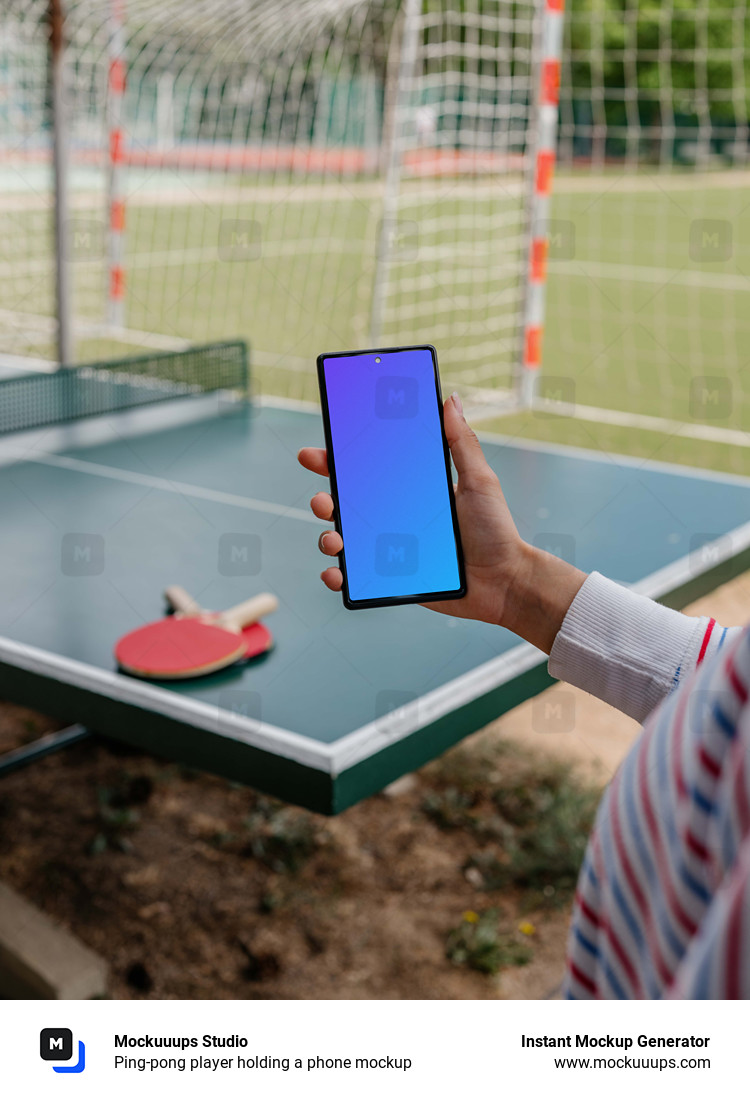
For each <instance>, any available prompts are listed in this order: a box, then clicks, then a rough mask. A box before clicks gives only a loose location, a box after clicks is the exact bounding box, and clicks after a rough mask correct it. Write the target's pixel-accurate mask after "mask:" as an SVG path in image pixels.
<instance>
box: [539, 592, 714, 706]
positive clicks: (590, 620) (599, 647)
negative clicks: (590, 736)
mask: <svg viewBox="0 0 750 1100" xmlns="http://www.w3.org/2000/svg"><path fill="white" fill-rule="evenodd" d="M734 633H735V630H730V631H727V630H725V629H724V628H723V627H721V626H719V625H718V624H717V623H715V622H714V620H713V619H709V618H708V617H707V616H703V617H701V618H693V617H691V616H688V615H683V614H682V613H681V612H679V611H674V610H672V609H671V608H668V607H663V606H662V605H661V604H658V603H656V602H655V601H654V600H650V599H648V598H647V597H646V596H640V595H638V594H637V593H635V592H632V591H631V590H630V589H628V588H625V587H624V586H622V585H619V584H616V583H615V582H614V581H610V580H607V578H606V577H602V576H601V575H600V574H599V573H592V574H591V575H590V576H589V577H587V579H586V582H585V584H584V585H582V587H581V589H580V591H579V592H578V594H577V595H576V598H575V599H574V600H573V601H572V603H571V605H570V607H569V609H568V612H567V614H566V616H565V618H564V620H563V623H562V626H561V628H560V630H559V631H558V633H557V636H556V638H555V641H554V644H553V646H552V650H551V653H550V660H549V671H550V673H551V674H552V675H553V676H554V677H555V678H556V679H559V680H565V681H566V683H569V684H573V685H575V686H576V687H580V688H583V690H584V691H588V692H589V693H590V694H592V695H596V696H597V698H599V699H603V700H604V701H605V702H606V703H610V704H611V705H612V706H613V707H616V708H617V709H618V710H621V711H623V713H625V714H628V715H630V717H631V718H635V719H636V720H637V721H639V722H643V721H644V720H645V718H646V717H647V715H649V714H650V713H651V711H652V710H653V709H654V707H656V706H657V705H658V704H659V703H660V702H661V701H662V699H664V698H665V696H667V695H668V694H669V693H670V692H671V691H673V690H674V689H675V688H676V687H677V685H678V684H679V683H680V682H681V681H682V680H683V679H684V678H685V677H686V676H687V675H688V674H689V673H690V672H692V670H693V669H694V668H695V667H696V666H697V665H699V664H700V663H701V662H702V661H704V660H705V659H706V658H708V657H711V656H712V655H713V654H714V653H715V652H716V651H717V650H718V649H720V648H721V647H722V645H723V644H724V642H725V640H726V639H727V637H730V636H731V635H732V634H734Z"/></svg>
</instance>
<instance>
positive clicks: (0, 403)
mask: <svg viewBox="0 0 750 1100" xmlns="http://www.w3.org/2000/svg"><path fill="white" fill-rule="evenodd" d="M219 390H225V391H229V392H233V393H235V394H238V395H242V396H246V395H247V392H248V353H247V345H246V344H245V342H244V341H242V340H235V341H227V342H223V343H215V344H204V345H201V346H198V347H190V348H186V349H185V350H181V351H166V352H154V353H151V354H148V355H138V356H130V357H128V358H125V359H111V360H107V361H103V362H98V363H88V364H84V365H82V366H77V367H64V368H62V369H61V370H58V371H55V372H54V373H52V374H43V373H29V374H22V375H20V376H19V377H17V378H5V379H2V380H0V433H4V432H14V431H28V430H31V429H34V428H41V427H44V426H45V425H48V424H59V423H63V422H65V421H68V420H78V419H80V418H82V417H86V416H97V415H100V414H103V413H112V412H121V411H123V410H124V409H130V408H136V407H139V406H141V405H150V404H153V403H155V402H157V401H170V400H173V399H175V398H179V397H191V396H195V395H198V394H207V393H211V392H216V391H219Z"/></svg>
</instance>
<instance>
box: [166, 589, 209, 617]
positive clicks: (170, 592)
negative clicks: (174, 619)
mask: <svg viewBox="0 0 750 1100" xmlns="http://www.w3.org/2000/svg"><path fill="white" fill-rule="evenodd" d="M164 599H165V600H166V601H167V603H168V604H169V605H170V607H171V608H172V610H173V611H179V612H180V614H182V615H202V614H203V613H204V612H203V608H202V607H201V605H200V604H199V603H198V601H197V600H194V599H193V597H192V596H191V595H190V593H189V592H186V591H185V589H184V588H182V587H181V586H180V585H179V584H170V586H169V588H166V589H165V590H164Z"/></svg>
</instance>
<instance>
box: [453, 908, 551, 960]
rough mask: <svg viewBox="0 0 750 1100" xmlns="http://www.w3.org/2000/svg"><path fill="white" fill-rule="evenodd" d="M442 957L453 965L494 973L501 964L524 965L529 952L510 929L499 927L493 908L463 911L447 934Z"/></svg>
mask: <svg viewBox="0 0 750 1100" xmlns="http://www.w3.org/2000/svg"><path fill="white" fill-rule="evenodd" d="M445 954H446V957H447V958H448V959H449V960H450V961H451V962H452V963H454V964H455V965H456V966H468V967H469V968H470V969H472V970H478V971H479V972H480V973H481V974H497V973H498V971H500V970H502V969H503V967H505V966H525V965H526V964H527V963H528V962H530V961H531V958H532V955H533V952H532V950H531V948H530V947H529V946H528V944H527V943H524V942H523V941H522V940H521V939H519V938H518V935H517V934H516V933H514V932H507V931H502V930H501V929H500V925H499V914H498V911H497V909H487V910H486V911H485V912H484V913H481V914H480V913H475V912H473V911H471V910H469V911H468V912H466V913H464V915H463V919H462V921H461V923H460V924H459V925H458V927H457V928H454V929H453V930H452V931H451V932H450V933H449V934H448V940H447V942H446V948H445Z"/></svg>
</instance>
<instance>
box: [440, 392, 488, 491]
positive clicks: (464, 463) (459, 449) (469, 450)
mask: <svg viewBox="0 0 750 1100" xmlns="http://www.w3.org/2000/svg"><path fill="white" fill-rule="evenodd" d="M443 423H444V426H445V438H446V439H447V440H448V446H449V447H450V449H451V456H452V458H453V462H454V464H455V467H456V470H457V472H458V478H459V483H460V484H461V485H462V486H463V487H464V488H465V489H471V488H472V487H474V486H477V485H479V484H481V483H483V482H486V481H487V478H488V477H494V475H493V473H492V470H491V469H490V467H489V465H488V464H487V459H486V458H485V457H484V454H483V453H482V446H481V444H480V442H479V440H478V439H477V437H476V434H475V433H474V432H473V431H472V429H471V428H470V427H469V425H468V424H467V422H466V418H465V417H464V410H463V406H462V405H461V398H460V397H459V396H458V394H457V393H454V394H453V395H452V396H451V397H449V398H448V400H447V401H446V402H445V404H444V405H443Z"/></svg>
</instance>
